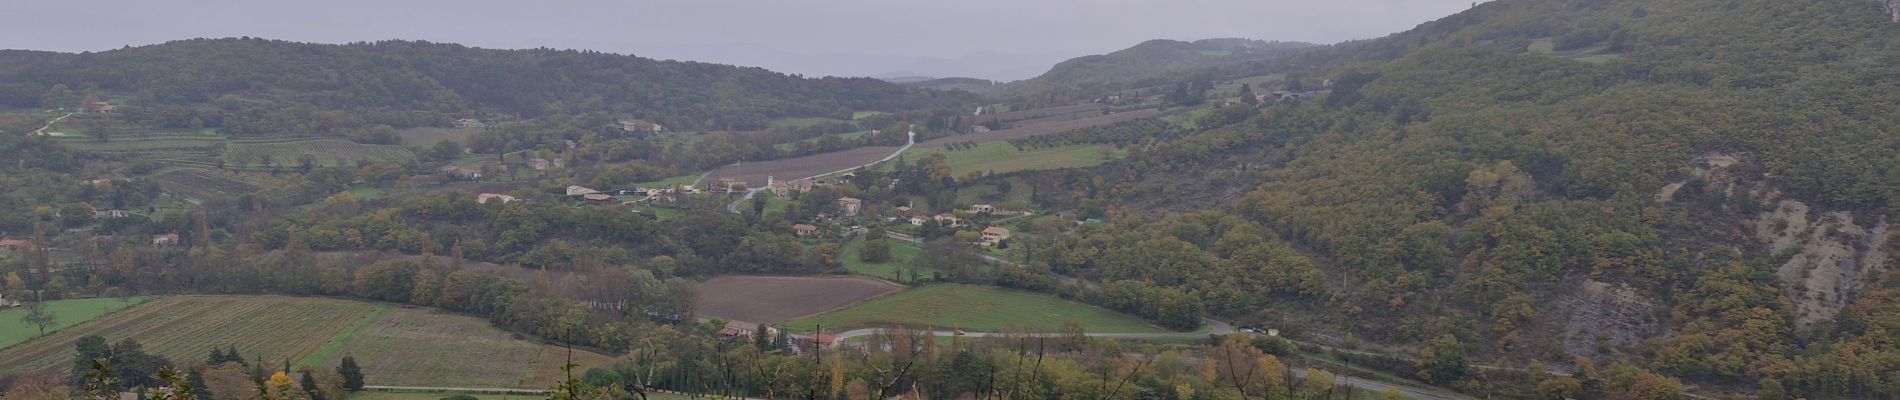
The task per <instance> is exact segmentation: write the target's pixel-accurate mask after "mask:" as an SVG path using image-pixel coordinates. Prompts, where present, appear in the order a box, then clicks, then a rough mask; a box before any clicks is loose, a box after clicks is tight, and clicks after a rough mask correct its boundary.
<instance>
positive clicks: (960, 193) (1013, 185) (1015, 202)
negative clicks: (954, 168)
mask: <svg viewBox="0 0 1900 400" xmlns="http://www.w3.org/2000/svg"><path fill="white" fill-rule="evenodd" d="M1009 183H1010V191H1009V193H1001V194H998V193H997V187H996V185H994V184H982V185H971V186H967V187H964V188H963V189H958V190H957V203H961V204H994V205H996V206H997V207H1000V208H1004V209H1011V210H1021V209H1029V208H1031V206H1032V204H1030V203H1032V202H1033V199H1031V198H1030V196H1032V195H1034V193H1032V189H1029V187H1030V186H1029V183H1028V182H1025V181H1023V180H1022V179H1021V178H1010V182H1009Z"/></svg>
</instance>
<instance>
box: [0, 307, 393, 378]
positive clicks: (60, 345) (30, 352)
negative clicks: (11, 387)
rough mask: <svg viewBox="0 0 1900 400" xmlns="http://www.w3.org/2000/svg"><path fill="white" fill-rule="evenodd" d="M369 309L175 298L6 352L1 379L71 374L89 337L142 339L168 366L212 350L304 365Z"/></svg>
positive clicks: (0, 352) (2, 353)
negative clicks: (79, 346) (75, 355)
mask: <svg viewBox="0 0 1900 400" xmlns="http://www.w3.org/2000/svg"><path fill="white" fill-rule="evenodd" d="M374 308H375V307H373V306H372V305H371V304H369V303H362V302H354V301H346V300H333V299H318V298H299V297H279V296H172V297H166V298H161V299H158V300H153V301H150V302H147V303H145V304H143V305H140V306H138V307H134V308H132V309H129V310H125V311H121V312H117V313H112V314H110V315H107V316H105V317H101V318H98V319H94V320H92V321H89V322H86V323H83V324H79V325H76V326H73V327H71V328H67V329H64V330H61V331H60V332H59V333H58V334H54V335H49V336H47V337H44V338H40V339H36V340H33V341H29V342H26V343H21V344H19V345H16V346H13V347H9V348H7V349H6V350H0V360H13V361H14V362H11V363H4V364H0V375H4V374H11V373H23V372H25V373H31V372H57V371H59V370H61V369H64V368H68V367H71V366H72V351H73V344H74V343H75V342H77V341H78V340H79V338H80V337H84V336H87V335H100V336H104V337H105V338H106V340H108V341H111V342H115V343H116V342H118V341H119V340H123V339H126V338H133V339H138V341H139V343H141V344H144V345H145V351H146V352H149V353H152V354H156V355H159V356H162V357H165V358H167V359H171V360H178V361H186V360H197V359H202V358H204V356H205V354H207V353H208V352H209V351H211V348H212V347H213V346H220V347H221V346H227V345H231V346H237V349H238V351H239V352H240V353H243V354H244V355H245V356H247V357H262V358H263V359H265V360H283V359H285V358H290V359H292V360H296V359H300V358H302V357H303V356H304V355H307V354H310V353H312V352H314V351H316V350H317V348H319V347H322V346H323V345H324V344H325V343H327V342H329V341H330V339H331V338H332V337H334V336H336V334H337V333H338V332H341V331H343V330H344V329H346V328H349V327H350V325H352V324H354V323H356V322H357V321H358V320H361V319H363V318H364V317H367V316H369V315H371V314H372V312H373V311H374Z"/></svg>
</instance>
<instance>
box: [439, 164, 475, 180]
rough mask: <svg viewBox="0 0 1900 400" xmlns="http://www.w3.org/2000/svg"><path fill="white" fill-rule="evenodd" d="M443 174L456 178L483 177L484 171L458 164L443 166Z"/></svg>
mask: <svg viewBox="0 0 1900 400" xmlns="http://www.w3.org/2000/svg"><path fill="white" fill-rule="evenodd" d="M442 174H443V175H447V176H448V177H450V178H455V179H471V180H472V179H482V171H478V170H473V169H468V168H462V167H457V166H447V167H442Z"/></svg>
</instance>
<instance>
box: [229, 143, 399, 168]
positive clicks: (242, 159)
mask: <svg viewBox="0 0 1900 400" xmlns="http://www.w3.org/2000/svg"><path fill="white" fill-rule="evenodd" d="M304 154H309V155H312V156H315V157H316V163H317V164H319V165H337V164H339V163H341V164H350V163H354V162H356V160H365V159H367V160H371V161H383V162H396V163H402V162H408V161H409V160H411V159H414V158H415V154H413V153H410V152H409V149H405V148H403V147H402V146H392V145H370V144H357V143H356V142H351V141H348V140H343V139H313V140H260V141H232V142H230V144H229V145H228V147H227V150H226V151H225V154H224V157H225V160H226V161H228V162H231V163H234V164H233V165H236V164H243V165H244V166H246V167H260V166H262V165H263V163H264V161H263V160H264V156H266V155H268V156H270V157H271V164H273V165H276V166H278V167H285V168H292V167H295V166H296V165H297V158H298V157H299V156H302V155H304Z"/></svg>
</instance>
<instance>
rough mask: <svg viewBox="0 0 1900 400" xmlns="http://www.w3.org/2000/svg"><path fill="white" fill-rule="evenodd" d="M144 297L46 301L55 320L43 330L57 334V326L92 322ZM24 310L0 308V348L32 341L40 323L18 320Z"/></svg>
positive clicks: (38, 333)
mask: <svg viewBox="0 0 1900 400" xmlns="http://www.w3.org/2000/svg"><path fill="white" fill-rule="evenodd" d="M145 299H146V298H145V297H129V298H126V299H124V300H120V299H118V298H110V299H72V300H53V301H48V302H46V311H48V312H51V313H53V316H55V317H58V318H57V319H55V320H54V322H53V325H51V326H48V327H46V332H47V334H53V333H57V332H59V330H60V329H66V327H69V326H73V325H77V324H79V323H81V322H86V321H91V320H92V319H93V318H99V316H102V315H106V314H109V313H112V312H113V311H119V310H123V309H125V308H126V307H130V306H132V305H136V304H139V303H140V302H143V301H145ZM26 312H27V311H26V307H15V308H9V309H6V310H0V349H4V348H7V347H8V346H12V345H15V344H20V343H21V342H25V341H27V340H32V339H33V338H35V337H38V336H39V335H40V327H39V326H35V325H30V324H27V323H26V322H22V321H20V317H23V316H26Z"/></svg>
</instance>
